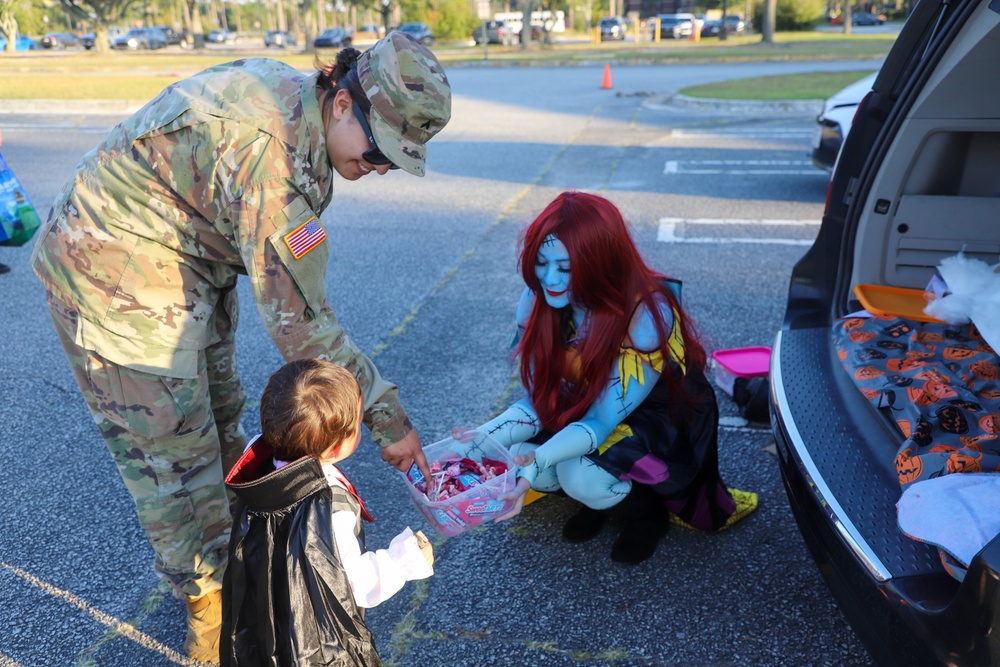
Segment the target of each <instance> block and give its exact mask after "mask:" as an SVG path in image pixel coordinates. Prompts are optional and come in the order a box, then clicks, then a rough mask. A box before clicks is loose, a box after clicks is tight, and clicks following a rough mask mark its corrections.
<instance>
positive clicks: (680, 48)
mask: <svg viewBox="0 0 1000 667" xmlns="http://www.w3.org/2000/svg"><path fill="white" fill-rule="evenodd" d="M894 40H895V35H893V34H852V35H844V34H842V33H819V32H813V33H778V34H777V35H775V43H774V44H764V43H762V42H761V41H760V37H759V36H738V37H737V36H734V37H730V38H729V39H727V40H726V41H725V42H720V41H719V40H717V39H703V40H700V41H697V42H692V41H689V40H664V41H661V42H659V43H648V42H646V43H640V44H638V45H637V44H633V43H627V42H626V43H614V44H610V43H603V44H588V43H560V44H553V45H538V46H535V47H534V48H532V49H529V50H527V51H525V50H522V49H521V48H520V47H518V46H511V47H502V46H497V45H494V46H491V47H490V48H489V50H488V51H487V52H486V55H485V57H484V50H483V47H481V46H479V47H477V46H473V45H471V44H470V43H469V42H465V41H462V42H455V43H448V42H443V41H442V42H438V43H437V44H436V45H435V46H434V47H433V50H434V52H435V54H436V55H437V56H438V58H439V59H440V60H441V62H442V63H443V64H444V66H445V68H448V67H466V66H535V65H546V66H559V65H573V64H585V63H611V64H666V63H698V62H765V61H775V60H878V59H881V58H883V57H885V55H886V54H887V53H888V51H889V48H890V47H891V46H892V43H893V41H894ZM359 48H364V45H359ZM334 55H335V52H333V51H330V52H326V53H322V54H320V57H321V58H322V59H324V60H330V59H332V58H333V57H334ZM252 56H267V57H271V58H277V59H279V60H282V61H284V62H287V63H288V64H290V65H292V66H293V67H295V68H297V69H300V70H304V71H308V70H311V69H312V67H313V55H311V54H305V53H301V52H285V51H269V50H266V49H264V48H263V47H261V48H250V49H246V48H237V49H213V50H209V49H206V50H204V51H201V52H190V51H176V50H171V51H160V52H154V53H122V52H114V53H107V54H98V53H96V52H89V51H88V52H83V51H76V52H73V51H70V52H65V53H49V52H39V53H32V52H16V53H13V54H7V53H3V54H0V99H11V100H12V99H68V100H72V99H128V100H140V99H149V98H151V97H153V96H154V95H156V94H157V93H158V92H159V91H160V90H162V89H163V88H164V87H165V86H167V85H168V84H170V83H171V82H173V81H176V80H177V79H179V78H182V77H185V76H188V75H190V74H192V73H194V72H197V71H199V70H201V69H204V68H205V67H209V66H211V65H214V64H218V63H222V62H227V61H229V60H233V59H235V58H244V57H252ZM873 69H874V68H873ZM853 75H854V73H849V74H848V75H847V76H853ZM863 75H864V74H863V73H861V74H858V75H857V78H860V77H861V76H863ZM813 77H814V75H803V77H802V78H801V79H799V80H796V81H794V82H791V83H790V84H789V85H787V86H786V85H784V84H782V83H781V82H779V81H777V80H768V81H766V84H767V85H761V81H757V83H755V84H751V85H749V86H746V87H745V88H744V89H743V90H742V91H741V92H732V93H726V92H725V91H723V90H721V89H720V91H717V92H715V93H711V92H709V93H705V94H704V95H705V96H713V97H730V96H731V97H736V98H741V99H774V98H775V97H772V96H776V98H779V99H797V98H801V97H805V98H820V97H828V95H827V94H823V93H816V92H814V90H817V89H819V90H824V91H825V90H827V89H829V88H830V87H831V86H833V91H836V90H839V89H840V88H843V85H846V83H849V81H847V82H846V83H844V84H843V85H836V84H835V83H834V82H832V81H831V82H829V83H823V84H819V83H817V85H816V87H809V88H808V89H807V88H806V84H808V83H809V81H808V80H809V79H810V78H813ZM824 78H825V77H824ZM734 83H737V82H734ZM793 89H799V90H808V92H800V93H796V92H795V90H793ZM779 90H780V91H782V92H780V93H779V92H777V91H779ZM734 91H735V89H734ZM789 91H791V92H789ZM693 94H695V93H693ZM696 94H697V95H702V93H696Z"/></svg>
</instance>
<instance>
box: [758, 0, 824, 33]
mask: <svg viewBox="0 0 1000 667" xmlns="http://www.w3.org/2000/svg"><path fill="white" fill-rule="evenodd" d="M825 15H826V2H825V0H778V6H777V7H776V9H775V17H774V23H775V26H774V28H775V30H780V31H796V30H812V29H813V28H815V27H816V26H817V25H818V24H819V23H820V22H821V21H822V20H823V17H824V16H825ZM751 23H752V24H753V29H754V30H755V31H757V32H761V28H762V27H763V24H764V3H763V2H761V1H759V0H755V2H754V4H753V18H752V19H751Z"/></svg>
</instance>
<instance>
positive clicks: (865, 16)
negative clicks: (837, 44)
mask: <svg viewBox="0 0 1000 667" xmlns="http://www.w3.org/2000/svg"><path fill="white" fill-rule="evenodd" d="M851 23H852V24H853V25H882V24H883V23H885V19H884V18H882V17H880V16H877V15H875V14H869V13H867V12H856V13H854V14H851Z"/></svg>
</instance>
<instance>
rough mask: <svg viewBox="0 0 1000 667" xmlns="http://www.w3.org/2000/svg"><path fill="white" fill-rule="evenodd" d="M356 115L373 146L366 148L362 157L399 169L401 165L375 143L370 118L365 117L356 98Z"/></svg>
mask: <svg viewBox="0 0 1000 667" xmlns="http://www.w3.org/2000/svg"><path fill="white" fill-rule="evenodd" d="M354 115H355V117H356V118H357V119H358V122H359V123H361V129H362V130H364V131H365V135H366V136H367V137H368V143H369V144H371V148H370V149H369V150H366V151H365V152H364V153H362V154H361V159H362V160H364V161H365V162H367V163H368V164H370V165H374V166H376V167H379V166H381V165H385V164H387V165H389V169H399V165H395V164H393V163H392V160H390V159H389V158H387V157H386V156H385V154H384V153H383V152H382V151H380V150H379V149H378V146H377V145H376V144H375V137H374V136H372V128H371V125H369V124H368V119H367V118H365V112H364V111H362V110H361V106H360V105H359V104H358V102H357V100H354Z"/></svg>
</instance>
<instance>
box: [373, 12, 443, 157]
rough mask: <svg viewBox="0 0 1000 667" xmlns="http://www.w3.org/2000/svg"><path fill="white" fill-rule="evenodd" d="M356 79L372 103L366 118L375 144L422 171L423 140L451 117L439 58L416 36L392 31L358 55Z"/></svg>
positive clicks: (391, 155)
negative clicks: (416, 38) (415, 37)
mask: <svg viewBox="0 0 1000 667" xmlns="http://www.w3.org/2000/svg"><path fill="white" fill-rule="evenodd" d="M358 78H359V79H360V81H361V87H362V88H363V89H364V91H365V95H367V96H368V99H369V101H370V102H371V103H372V108H371V111H370V112H369V114H368V116H369V118H368V121H369V124H370V125H371V128H372V134H373V135H374V137H375V142H376V143H377V144H378V147H379V149H380V150H381V151H382V153H383V154H385V156H386V157H387V158H389V159H390V160H392V162H393V164H396V165H398V166H399V167H400V168H401V169H405V170H406V171H408V172H410V173H411V174H413V175H415V176H423V175H424V165H425V163H426V160H427V148H426V147H425V145H424V144H426V143H427V142H428V141H429V140H430V138H431V137H433V136H434V135H435V134H437V133H438V132H439V131H440V130H441V128H443V127H444V126H445V125H446V124H447V123H448V120H449V119H450V118H451V86H450V85H449V83H448V77H447V76H445V73H444V68H442V67H441V63H439V62H438V59H437V58H435V57H434V54H433V53H431V52H430V51H429V50H427V47H425V46H424V45H423V44H421V43H420V42H418V41H417V40H415V39H413V38H412V37H410V36H409V35H407V34H405V33H402V32H394V33H390V34H389V35H386V36H385V37H383V38H382V39H380V40H379V41H378V42H377V43H376V44H375V46H373V47H371V48H370V49H368V50H367V51H365V52H364V53H362V54H361V57H360V58H358Z"/></svg>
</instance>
